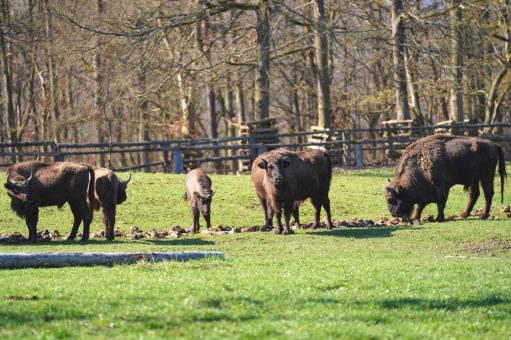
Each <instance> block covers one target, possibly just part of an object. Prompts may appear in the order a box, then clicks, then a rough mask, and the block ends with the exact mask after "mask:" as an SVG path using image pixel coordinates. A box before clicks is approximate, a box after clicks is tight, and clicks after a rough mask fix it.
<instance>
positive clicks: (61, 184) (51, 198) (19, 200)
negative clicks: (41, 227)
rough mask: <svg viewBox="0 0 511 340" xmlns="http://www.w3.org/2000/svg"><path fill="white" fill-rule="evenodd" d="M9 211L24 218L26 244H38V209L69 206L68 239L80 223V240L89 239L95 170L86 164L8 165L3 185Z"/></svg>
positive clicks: (41, 163)
mask: <svg viewBox="0 0 511 340" xmlns="http://www.w3.org/2000/svg"><path fill="white" fill-rule="evenodd" d="M5 188H6V189H7V195H9V197H10V198H11V208H12V210H13V211H14V212H15V213H16V214H17V215H18V216H19V217H22V218H25V221H26V224H27V227H28V233H29V237H28V240H29V242H36V241H37V220H38V217H39V207H46V206H54V205H56V206H58V207H62V206H63V205H64V204H65V203H66V202H67V203H69V206H70V207H71V211H72V212H73V216H74V223H73V228H72V229H71V233H70V234H69V236H68V238H67V239H68V240H73V239H74V238H75V237H76V234H77V232H78V227H79V226H80V223H81V221H83V236H82V241H85V240H88V239H89V228H90V224H91V221H92V210H93V209H92V205H93V201H94V170H93V169H92V168H91V167H89V166H86V165H81V164H76V163H69V162H55V163H44V162H38V161H28V162H22V163H18V164H14V165H12V166H10V167H9V168H8V170H7V181H6V183H5Z"/></svg>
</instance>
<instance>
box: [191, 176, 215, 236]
mask: <svg viewBox="0 0 511 340" xmlns="http://www.w3.org/2000/svg"><path fill="white" fill-rule="evenodd" d="M214 194H215V192H214V191H211V178H209V176H208V175H206V174H205V173H204V172H202V170H201V169H194V170H192V171H190V172H189V173H188V175H186V192H185V196H184V198H185V199H188V200H189V201H190V205H191V207H192V216H193V225H192V233H197V232H199V229H200V225H199V212H200V213H202V216H203V217H204V219H205V220H206V225H207V228H208V229H209V228H211V200H212V199H213V195H214Z"/></svg>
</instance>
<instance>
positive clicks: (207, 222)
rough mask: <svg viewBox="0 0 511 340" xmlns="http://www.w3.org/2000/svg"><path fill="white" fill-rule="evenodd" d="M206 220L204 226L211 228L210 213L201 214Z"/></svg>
mask: <svg viewBox="0 0 511 340" xmlns="http://www.w3.org/2000/svg"><path fill="white" fill-rule="evenodd" d="M202 216H203V217H204V220H205V221H206V228H208V229H211V214H202Z"/></svg>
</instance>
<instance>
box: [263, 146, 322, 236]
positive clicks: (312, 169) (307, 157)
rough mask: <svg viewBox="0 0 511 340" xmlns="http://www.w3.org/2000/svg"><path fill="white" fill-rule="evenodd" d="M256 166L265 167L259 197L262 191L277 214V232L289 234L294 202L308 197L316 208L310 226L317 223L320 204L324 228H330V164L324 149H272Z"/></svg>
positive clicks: (315, 225) (316, 225) (314, 225)
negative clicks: (295, 150)
mask: <svg viewBox="0 0 511 340" xmlns="http://www.w3.org/2000/svg"><path fill="white" fill-rule="evenodd" d="M257 166H258V167H259V168H261V169H264V178H263V188H264V192H263V190H260V191H259V192H258V196H259V195H260V194H263V193H264V194H265V195H266V203H267V204H269V205H270V206H271V209H272V211H274V212H275V214H276V215H277V228H276V229H275V232H276V233H278V234H281V233H284V234H289V233H291V230H290V229H289V219H290V216H291V213H292V211H293V208H294V207H295V203H296V202H299V201H303V200H305V199H307V198H310V199H311V202H312V205H313V206H314V209H315V216H314V224H313V227H314V228H315V227H318V226H319V215H320V211H321V207H322V206H323V208H324V209H325V211H326V213H327V228H328V229H331V228H332V219H331V214H330V199H329V198H328V192H329V190H330V182H331V179H332V164H331V161H330V156H329V155H328V154H327V153H326V152H323V151H319V150H307V151H303V152H298V153H296V152H292V151H286V150H274V151H270V152H268V153H266V154H264V155H263V156H262V157H261V158H260V161H259V162H258V163H257ZM256 177H257V176H256ZM256 191H257V188H256ZM282 210H284V220H285V226H284V228H283V226H282V222H281V217H282Z"/></svg>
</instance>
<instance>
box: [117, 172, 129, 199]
mask: <svg viewBox="0 0 511 340" xmlns="http://www.w3.org/2000/svg"><path fill="white" fill-rule="evenodd" d="M130 181H131V174H130V176H129V177H128V179H127V180H125V181H123V180H122V179H119V184H118V185H117V204H121V203H122V202H124V201H126V200H127V199H128V195H127V194H126V189H127V188H128V183H129V182H130Z"/></svg>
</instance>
